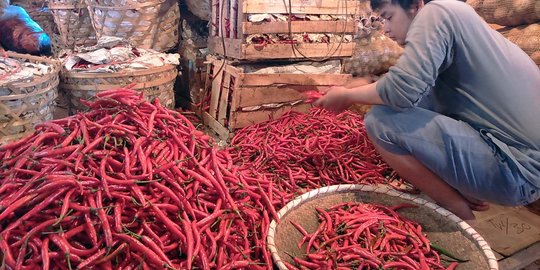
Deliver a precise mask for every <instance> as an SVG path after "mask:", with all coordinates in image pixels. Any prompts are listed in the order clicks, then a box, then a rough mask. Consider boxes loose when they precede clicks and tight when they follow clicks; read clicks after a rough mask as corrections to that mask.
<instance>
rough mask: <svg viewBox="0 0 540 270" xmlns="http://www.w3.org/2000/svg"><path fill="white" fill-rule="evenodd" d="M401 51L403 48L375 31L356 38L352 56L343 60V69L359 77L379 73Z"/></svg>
mask: <svg viewBox="0 0 540 270" xmlns="http://www.w3.org/2000/svg"><path fill="white" fill-rule="evenodd" d="M402 53H403V48H401V47H400V46H399V45H398V44H397V43H396V42H394V41H393V40H391V39H390V38H388V37H386V36H385V35H383V34H382V33H381V32H379V31H377V32H374V33H372V34H371V35H369V36H367V37H363V38H358V39H357V40H356V47H355V49H354V51H353V56H352V57H351V58H349V59H345V60H343V71H344V72H345V73H349V74H352V75H353V76H361V77H365V76H369V75H380V74H382V73H385V72H387V71H388V69H389V68H390V67H391V66H393V65H394V64H395V63H396V62H397V60H398V58H399V57H400V56H401V54H402Z"/></svg>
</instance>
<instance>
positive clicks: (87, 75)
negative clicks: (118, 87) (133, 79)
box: [61, 64, 176, 79]
mask: <svg viewBox="0 0 540 270" xmlns="http://www.w3.org/2000/svg"><path fill="white" fill-rule="evenodd" d="M175 68H176V65H173V64H165V65H163V66H160V67H150V68H146V69H140V70H134V71H133V70H128V71H126V70H124V71H118V72H79V71H68V70H66V69H62V71H61V73H62V76H64V77H66V78H74V79H95V78H117V77H129V76H142V75H150V74H154V73H158V72H163V71H168V70H171V69H175Z"/></svg>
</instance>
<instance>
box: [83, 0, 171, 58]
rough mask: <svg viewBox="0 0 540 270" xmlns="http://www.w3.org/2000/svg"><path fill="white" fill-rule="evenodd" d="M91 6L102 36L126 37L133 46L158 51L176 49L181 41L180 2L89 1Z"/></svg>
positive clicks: (95, 26) (165, 0)
mask: <svg viewBox="0 0 540 270" xmlns="http://www.w3.org/2000/svg"><path fill="white" fill-rule="evenodd" d="M126 2H127V3H126ZM88 9H89V11H90V16H91V18H92V25H93V26H94V29H96V34H97V37H98V38H100V37H101V36H116V37H122V38H125V39H127V40H129V41H130V43H131V44H132V45H133V46H136V47H138V48H144V49H154V50H157V51H167V50H169V49H172V48H174V47H175V46H176V44H177V42H178V24H179V20H180V10H179V7H178V2H176V1H173V0H152V1H142V0H139V1H136V0H128V1H121V0H109V1H99V3H98V1H97V0H88Z"/></svg>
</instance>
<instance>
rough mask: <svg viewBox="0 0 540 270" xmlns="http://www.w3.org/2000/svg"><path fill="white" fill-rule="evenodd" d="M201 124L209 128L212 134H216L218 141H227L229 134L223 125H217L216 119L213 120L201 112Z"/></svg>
mask: <svg viewBox="0 0 540 270" xmlns="http://www.w3.org/2000/svg"><path fill="white" fill-rule="evenodd" d="M203 122H204V123H205V124H206V125H207V126H208V127H210V128H211V129H212V130H213V131H214V132H216V133H217V134H218V136H219V138H220V139H222V140H228V139H229V137H230V134H231V132H229V130H228V129H226V128H225V127H224V126H223V125H221V124H220V123H218V121H216V119H214V118H213V117H212V116H211V115H210V114H208V113H207V112H203Z"/></svg>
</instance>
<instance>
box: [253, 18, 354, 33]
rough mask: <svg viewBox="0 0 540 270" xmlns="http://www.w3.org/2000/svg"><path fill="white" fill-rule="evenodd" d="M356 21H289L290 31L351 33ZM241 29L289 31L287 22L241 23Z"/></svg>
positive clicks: (257, 31) (258, 31)
mask: <svg viewBox="0 0 540 270" xmlns="http://www.w3.org/2000/svg"><path fill="white" fill-rule="evenodd" d="M355 27H356V23H355V22H354V21H352V19H351V20H350V21H347V22H345V21H344V20H343V21H294V22H291V32H292V33H352V32H354V31H355ZM242 30H243V33H244V34H245V35H250V34H260V33H265V34H275V33H289V23H288V22H263V23H253V22H244V23H242Z"/></svg>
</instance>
